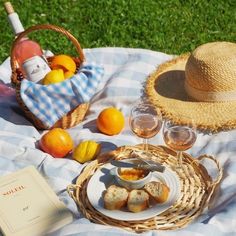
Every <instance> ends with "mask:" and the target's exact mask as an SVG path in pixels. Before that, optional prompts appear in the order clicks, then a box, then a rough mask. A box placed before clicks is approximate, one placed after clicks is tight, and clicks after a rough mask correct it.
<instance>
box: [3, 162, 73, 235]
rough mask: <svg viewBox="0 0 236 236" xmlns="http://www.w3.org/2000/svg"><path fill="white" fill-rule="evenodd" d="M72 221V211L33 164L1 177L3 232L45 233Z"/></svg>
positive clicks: (12, 233)
mask: <svg viewBox="0 0 236 236" xmlns="http://www.w3.org/2000/svg"><path fill="white" fill-rule="evenodd" d="M71 221H72V214H71V212H70V211H69V210H68V209H67V208H66V206H65V205H64V204H63V203H62V202H61V201H60V200H59V198H58V197H57V195H56V194H55V193H54V191H53V190H52V188H51V187H50V186H49V185H48V183H47V182H46V180H45V179H44V178H43V177H42V176H41V175H40V173H39V172H38V171H37V170H36V168H35V167H34V166H29V167H26V168H24V169H21V170H19V171H17V172H14V173H11V174H9V175H6V176H2V177H0V228H1V231H2V233H3V234H4V235H7V236H26V235H31V236H36V235H46V234H47V233H49V232H51V231H54V230H56V229H58V228H60V227H62V226H64V225H65V224H68V223H70V222H71Z"/></svg>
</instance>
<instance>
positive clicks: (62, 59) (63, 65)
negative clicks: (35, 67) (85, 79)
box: [50, 54, 76, 73]
mask: <svg viewBox="0 0 236 236" xmlns="http://www.w3.org/2000/svg"><path fill="white" fill-rule="evenodd" d="M50 67H51V69H62V70H63V71H64V73H65V72H67V71H70V72H72V73H75V71H76V64H75V61H74V60H73V58H72V57H70V56H68V55H64V54H61V55H56V56H54V57H53V58H52V61H51V64H50Z"/></svg>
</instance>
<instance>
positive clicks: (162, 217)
mask: <svg viewBox="0 0 236 236" xmlns="http://www.w3.org/2000/svg"><path fill="white" fill-rule="evenodd" d="M141 148H142V145H137V146H123V147H120V148H118V149H116V150H115V151H111V152H108V153H105V154H103V155H101V156H99V158H98V159H96V160H94V161H92V162H90V163H89V164H88V165H87V166H86V167H85V168H84V170H83V171H82V173H81V174H80V175H79V176H78V178H77V181H76V184H74V185H73V184H72V185H69V186H68V188H67V191H68V193H69V194H70V196H71V197H72V198H73V199H74V201H75V202H76V203H77V206H78V208H79V210H80V211H81V212H82V213H83V214H84V216H85V217H86V218H88V219H89V220H90V221H92V222H94V223H100V224H104V225H112V226H115V227H121V228H123V229H126V230H128V231H134V232H137V233H141V232H144V231H149V230H157V229H158V230H174V229H178V228H182V227H185V226H187V225H188V224H189V223H191V222H192V221H193V220H194V219H196V218H197V217H198V216H199V215H200V214H201V213H202V212H203V210H204V209H205V208H207V207H208V204H209V201H210V199H211V197H212V195H213V193H214V191H215V189H216V187H217V185H218V184H219V182H220V180H221V178H222V174H223V173H222V172H223V171H222V168H221V167H220V165H219V163H218V161H217V160H216V159H215V158H214V157H212V156H208V155H203V156H200V157H198V158H193V157H191V156H190V155H188V154H186V153H184V154H183V168H182V169H179V168H177V169H176V165H177V158H176V152H174V151H172V150H171V149H169V148H167V147H164V146H152V145H149V152H150V154H152V155H150V158H149V159H152V160H153V161H157V162H161V163H163V164H164V165H166V166H167V167H169V168H171V169H172V170H173V171H175V172H176V174H177V175H178V177H179V179H180V183H181V194H180V197H179V199H178V200H177V201H176V202H175V204H174V205H173V206H172V207H170V208H168V209H167V210H166V211H165V212H163V213H161V214H159V215H156V216H155V217H151V218H149V219H145V220H135V221H120V220H117V219H113V218H110V217H107V216H105V215H103V214H102V213H100V212H98V211H97V210H96V209H95V208H94V207H93V206H92V205H91V203H90V202H89V200H88V197H87V184H88V182H89V180H90V178H91V176H92V175H93V174H94V173H95V172H96V170H97V169H98V168H101V167H102V166H103V165H104V164H106V163H108V162H109V161H110V160H111V159H117V160H120V159H125V158H130V154H131V153H132V152H133V151H140V150H141ZM203 159H208V160H211V161H212V162H213V163H214V164H215V167H216V168H215V169H216V172H217V177H215V178H214V179H213V178H212V177H211V176H210V175H209V174H208V171H207V169H206V168H205V167H204V166H203V165H202V164H201V161H202V160H203ZM95 191H96V190H95ZM134 214H138V213H134Z"/></svg>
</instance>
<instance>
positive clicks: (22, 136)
mask: <svg viewBox="0 0 236 236" xmlns="http://www.w3.org/2000/svg"><path fill="white" fill-rule="evenodd" d="M84 53H85V58H86V60H87V62H90V61H93V62H96V63H98V64H100V65H102V66H103V67H104V75H103V77H102V79H101V82H100V83H99V85H98V87H97V89H96V91H95V94H94V95H93V96H92V98H91V99H90V104H91V106H90V109H89V111H88V113H87V115H86V117H85V119H84V121H83V122H82V123H81V124H79V125H77V126H75V127H73V128H70V129H68V132H69V133H70V134H71V136H72V138H73V140H74V142H75V144H78V143H79V142H80V141H83V140H88V139H92V140H95V141H97V142H100V143H101V144H102V152H106V151H109V150H114V149H116V148H117V147H119V146H123V145H135V144H139V143H141V140H140V139H139V138H138V137H135V136H134V135H133V133H132V132H131V131H130V128H129V125H128V122H126V126H125V129H124V130H123V131H122V132H121V133H120V134H119V135H115V136H107V135H104V134H101V133H99V132H98V131H97V129H96V122H95V121H96V117H97V116H98V114H99V112H100V111H101V110H102V109H103V108H106V107H108V106H114V107H116V108H118V109H120V110H121V111H122V112H123V113H124V114H125V116H126V119H127V117H128V114H129V111H130V107H131V105H132V104H133V103H134V102H135V101H136V100H137V99H138V98H139V97H140V96H141V95H142V93H143V88H144V84H145V80H146V78H147V76H148V75H149V74H150V73H151V72H152V71H153V70H155V69H156V67H157V66H158V65H160V64H161V63H163V62H165V61H167V60H169V59H171V58H172V57H173V56H172V55H167V54H164V53H161V52H155V51H151V50H145V49H130V48H94V49H84ZM10 75H11V68H10V62H9V58H7V59H6V61H4V62H3V64H2V65H1V66H0V175H1V176H3V175H5V174H8V173H11V172H13V171H16V170H18V169H21V168H23V167H25V166H28V165H34V166H35V167H36V168H37V169H38V170H39V171H40V173H41V174H42V175H44V176H45V177H46V178H47V180H48V183H49V184H50V186H51V187H52V189H53V190H54V191H55V193H56V194H57V195H58V197H59V198H60V200H62V201H63V202H64V203H65V204H66V206H67V207H68V209H70V210H71V211H72V213H73V216H74V220H73V222H72V223H70V224H68V225H66V226H64V227H63V228H61V229H59V230H57V231H56V232H53V233H51V234H50V235H51V236H59V235H61V236H62V235H63V236H65V235H89V236H92V235H96V236H97V235H117V236H118V235H145V236H151V235H158V236H167V235H168V236H171V235H175V236H176V235H177V236H178V235H181V236H185V235H186V236H187V235H188V236H189V235H192V236H202V235H215V236H222V235H224V236H231V235H236V227H235V225H236V198H235V196H236V131H234V130H233V131H229V132H221V133H218V134H212V135H206V134H202V133H199V134H198V138H197V141H196V143H195V145H194V146H193V148H191V149H190V150H188V151H187V152H188V153H189V154H191V155H193V156H199V155H201V154H209V155H213V156H215V157H216V158H217V160H219V162H220V164H221V165H222V166H223V167H224V176H223V179H222V182H221V185H220V188H219V191H218V195H217V198H216V200H215V202H214V203H213V204H212V205H211V208H210V209H209V210H208V211H205V212H204V213H203V214H202V215H201V216H200V217H199V218H198V219H197V220H195V221H194V222H193V223H191V224H190V225H188V226H187V227H186V228H183V229H180V230H174V231H160V230H159V231H148V232H145V233H141V234H135V233H131V232H128V231H125V230H123V229H120V228H115V227H111V226H105V225H100V224H94V223H91V222H90V221H89V220H88V219H86V218H85V217H84V216H83V215H82V214H81V212H80V211H79V210H78V208H77V206H76V204H75V203H74V201H73V199H72V198H71V197H70V196H69V195H68V193H67V191H66V187H67V186H68V185H69V184H71V183H73V182H74V181H75V180H76V178H77V177H78V175H79V174H80V172H81V170H82V168H83V167H84V166H85V165H86V164H83V165H82V164H79V163H78V162H76V161H74V160H72V159H69V158H62V159H56V158H53V157H52V156H50V155H48V154H46V153H44V152H42V151H41V150H39V149H37V146H36V143H37V141H38V140H39V139H40V137H41V135H43V134H44V133H45V132H46V131H41V132H39V131H38V130H37V129H36V128H34V126H33V125H32V124H31V123H30V122H29V121H28V120H27V119H26V118H25V117H24V115H23V112H22V111H21V110H20V108H19V106H18V103H17V102H16V98H15V93H14V90H13V89H12V88H10ZM150 143H151V144H154V145H162V144H164V142H163V138H162V135H161V132H160V133H159V134H157V136H156V137H154V138H152V139H150Z"/></svg>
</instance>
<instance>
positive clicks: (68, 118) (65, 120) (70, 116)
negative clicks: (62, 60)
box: [10, 24, 89, 129]
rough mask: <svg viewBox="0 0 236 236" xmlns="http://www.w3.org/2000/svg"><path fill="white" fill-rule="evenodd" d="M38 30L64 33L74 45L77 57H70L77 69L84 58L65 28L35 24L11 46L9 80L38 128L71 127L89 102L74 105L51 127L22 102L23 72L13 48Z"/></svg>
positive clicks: (49, 60)
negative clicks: (10, 72) (10, 74)
mask: <svg viewBox="0 0 236 236" xmlns="http://www.w3.org/2000/svg"><path fill="white" fill-rule="evenodd" d="M38 30H52V31H56V32H58V33H61V34H63V35H65V36H66V37H67V38H68V39H69V40H70V41H71V42H72V43H73V45H74V47H75V49H76V51H77V53H78V56H77V57H72V58H73V60H74V61H75V63H76V67H77V70H78V68H79V66H80V65H81V63H82V62H83V61H84V60H85V57H84V53H83V51H82V49H81V47H80V44H79V42H78V40H77V39H76V38H75V37H74V36H73V35H72V34H71V33H70V32H68V31H67V30H65V29H63V28H61V27H58V26H55V25H50V24H45V25H35V26H32V27H29V28H28V29H26V30H25V31H23V32H22V33H20V34H19V35H18V36H17V38H16V39H15V40H14V42H13V44H12V48H11V55H10V63H11V68H12V76H11V82H12V84H13V85H14V86H15V88H16V98H17V101H18V103H19V105H20V107H21V109H22V110H23V111H24V113H25V115H26V117H27V118H28V119H29V120H30V121H31V122H32V123H33V124H34V126H35V127H36V128H38V129H50V128H54V127H60V128H63V129H67V128H70V127H73V126H75V125H77V124H78V123H80V122H81V121H82V120H83V119H84V116H85V114H86V112H87V110H88V107H89V104H88V103H82V104H79V105H78V106H77V107H75V108H74V109H73V110H71V111H69V112H68V113H67V114H65V115H64V116H63V117H61V118H60V119H59V120H58V121H57V122H56V123H55V124H54V125H53V126H52V127H48V126H46V125H45V124H43V122H42V121H41V120H39V119H38V118H37V117H36V116H35V115H34V114H33V113H32V112H31V111H30V110H29V109H28V108H27V106H26V105H25V104H24V102H23V100H22V98H21V95H20V87H21V86H20V85H21V81H22V80H23V79H24V75H23V73H22V72H21V71H20V69H19V68H18V65H17V62H16V60H15V58H14V56H13V55H14V50H15V47H16V45H17V43H18V42H19V41H20V40H21V39H22V38H24V37H26V36H27V35H28V34H29V33H31V32H33V31H38ZM51 59H52V57H48V58H47V60H48V63H49V65H50V62H51Z"/></svg>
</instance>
